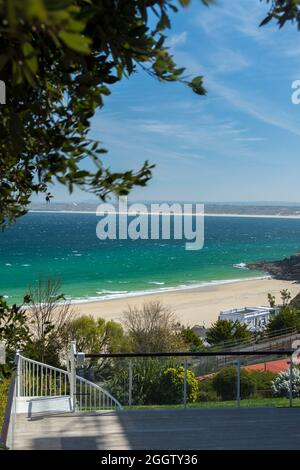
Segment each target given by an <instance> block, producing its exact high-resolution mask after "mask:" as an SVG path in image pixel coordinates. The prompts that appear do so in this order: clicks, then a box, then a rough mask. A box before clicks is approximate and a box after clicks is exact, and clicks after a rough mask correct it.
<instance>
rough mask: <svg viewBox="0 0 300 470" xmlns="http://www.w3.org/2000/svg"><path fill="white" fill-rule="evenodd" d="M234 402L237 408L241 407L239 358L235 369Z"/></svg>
mask: <svg viewBox="0 0 300 470" xmlns="http://www.w3.org/2000/svg"><path fill="white" fill-rule="evenodd" d="M236 402H237V406H238V407H240V406H241V361H240V358H238V360H237V368H236Z"/></svg>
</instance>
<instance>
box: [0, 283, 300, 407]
mask: <svg viewBox="0 0 300 470" xmlns="http://www.w3.org/2000/svg"><path fill="white" fill-rule="evenodd" d="M269 300H270V301H271V302H272V303H273V302H274V301H275V303H276V299H273V298H271V297H270V296H269ZM281 301H282V305H281V306H280V311H279V313H278V314H277V315H276V316H275V317H274V318H272V319H271V320H270V322H269V325H267V328H266V331H267V332H268V331H278V328H279V327H286V326H287V325H292V326H293V325H298V323H297V322H298V321H299V313H298V312H297V311H296V310H295V309H293V307H291V306H290V293H289V292H288V291H282V293H281ZM0 334H1V336H0V339H1V340H2V341H5V343H6V344H7V345H8V348H7V352H8V364H7V365H6V366H2V368H1V381H2V382H1V383H3V384H5V383H6V380H7V379H8V377H9V372H10V370H11V368H12V365H13V357H14V353H15V350H16V349H17V348H21V350H22V352H23V354H24V355H27V356H29V357H31V358H34V359H36V360H38V361H41V362H46V363H48V364H50V365H54V366H59V367H65V366H66V357H67V354H68V347H69V345H70V342H71V341H76V343H77V348H78V350H81V351H84V352H85V353H100V352H101V353H118V352H125V353H126V352H127V353H132V352H133V353H155V352H177V351H180V352H186V353H187V356H188V353H189V352H194V351H205V350H206V349H207V348H211V347H215V346H219V347H223V346H224V343H226V341H228V340H236V341H241V342H243V341H247V340H249V339H251V338H252V333H251V332H249V331H248V330H247V327H246V326H245V325H241V324H240V323H238V322H230V321H227V320H226V321H224V320H222V321H221V320H219V321H218V322H216V323H215V324H213V325H212V326H211V328H209V329H208V330H207V337H206V340H207V345H206V346H204V343H203V342H202V340H201V339H200V338H199V337H198V336H197V335H196V334H195V332H194V330H193V329H191V328H190V327H184V326H183V325H181V324H180V322H179V321H178V319H177V318H176V316H175V314H174V312H172V310H171V309H170V308H169V307H167V306H165V305H163V304H162V303H161V302H158V301H151V302H149V303H147V304H144V305H142V306H141V307H138V306H136V307H129V308H128V309H127V310H126V311H124V312H123V322H122V324H121V323H118V322H114V321H105V320H104V319H102V318H95V317H93V316H88V315H83V316H80V315H77V314H75V312H74V310H73V308H72V305H71V304H70V303H69V302H68V301H67V300H65V298H64V296H63V295H62V294H61V292H60V284H59V282H58V281H57V280H55V279H52V280H51V279H47V280H42V279H40V281H39V283H38V287H37V288H35V289H32V288H30V289H29V290H28V292H27V294H26V296H25V298H24V304H23V305H21V306H17V305H13V306H9V305H8V304H7V302H6V300H5V299H3V298H2V299H1V304H0ZM262 334H264V333H263V332H262ZM202 359H203V361H202V360H201V358H198V359H197V360H195V361H193V360H190V361H188V362H187V369H186V371H185V370H184V367H183V360H182V358H176V357H170V358H169V357H167V358H154V357H153V358H133V359H132V360H131V361H129V360H127V359H118V358H116V359H111V358H105V359H100V360H98V359H96V358H92V359H87V360H86V361H85V365H84V367H83V368H81V369H80V371H79V373H80V374H82V375H84V376H85V377H87V378H88V379H89V380H93V381H95V382H97V383H100V384H103V385H104V386H105V387H107V388H108V390H109V391H110V392H111V393H112V394H113V395H114V396H115V397H116V398H117V399H118V400H119V401H120V402H121V403H127V402H128V387H129V380H130V367H131V374H132V403H133V405H135V406H143V405H149V406H151V405H170V404H174V405H176V404H179V403H182V400H183V387H184V377H185V376H186V398H187V402H188V403H191V404H192V403H201V402H203V403H206V402H227V401H230V400H234V399H235V397H236V381H237V370H236V366H235V363H234V361H233V360H232V361H233V362H231V365H230V364H228V363H227V362H225V361H223V362H222V361H221V362H220V363H218V364H217V363H215V360H214V358H202ZM204 359H205V360H204ZM206 359H209V360H206ZM240 379H241V382H240V388H241V397H242V399H243V400H244V399H253V400H254V399H263V398H267V397H269V398H271V399H272V398H273V397H286V396H288V387H289V376H288V373H281V374H279V375H278V376H277V374H274V373H272V372H269V371H255V370H248V369H247V367H246V366H242V368H241V372H240ZM298 382H299V370H298V367H294V374H293V395H294V397H296V398H297V397H299V396H300V391H299V390H300V388H299V384H298ZM3 387H4V385H3Z"/></svg>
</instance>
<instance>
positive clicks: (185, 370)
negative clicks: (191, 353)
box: [183, 359, 187, 408]
mask: <svg viewBox="0 0 300 470" xmlns="http://www.w3.org/2000/svg"><path fill="white" fill-rule="evenodd" d="M186 378H187V359H185V360H184V378H183V405H184V407H185V408H186V401H187V400H186Z"/></svg>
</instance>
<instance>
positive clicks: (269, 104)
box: [55, 0, 300, 202]
mask: <svg viewBox="0 0 300 470" xmlns="http://www.w3.org/2000/svg"><path fill="white" fill-rule="evenodd" d="M266 11H267V7H266V4H264V3H263V4H261V3H260V1H259V0H218V4H217V5H214V6H211V7H210V8H206V7H204V6H202V5H201V4H200V2H198V1H197V0H194V1H193V2H192V5H191V6H190V7H189V8H186V9H184V10H181V11H180V12H179V13H178V14H172V15H171V19H172V30H171V31H170V33H169V40H168V42H169V45H170V47H171V50H172V53H173V54H174V57H175V60H176V62H177V63H178V65H180V66H185V67H186V68H187V73H190V74H191V75H199V74H201V75H204V78H205V87H206V89H207V92H208V93H207V97H200V96H197V95H194V94H193V93H192V91H191V90H190V89H188V88H186V87H184V86H182V85H179V84H161V83H159V82H157V81H155V80H154V79H153V78H150V77H149V76H147V75H145V74H144V73H142V72H139V73H137V74H135V75H134V76H132V77H131V78H130V79H129V80H126V79H125V80H123V81H122V82H121V83H120V84H116V85H114V86H113V87H112V88H111V91H112V95H111V96H110V97H108V98H106V100H105V107H104V108H103V109H102V110H101V111H99V112H98V113H97V115H96V116H95V117H94V119H93V122H92V132H91V135H92V136H93V137H94V138H97V139H99V140H101V141H102V142H103V145H104V147H105V148H107V149H109V153H108V154H107V155H106V156H104V160H105V161H107V163H108V164H109V165H110V166H111V168H112V169H114V170H125V169H128V168H139V166H140V165H141V164H142V162H143V161H144V160H145V159H148V160H150V161H151V162H152V163H155V164H156V168H155V170H154V173H153V180H152V181H151V182H150V184H149V185H148V187H147V188H143V189H137V190H134V191H133V193H132V199H143V200H153V199H156V200H157V199H159V200H172V199H174V200H190V201H199V202H202V201H270V202H271V201H289V202H297V201H298V202H300V185H299V175H300V158H299V141H300V105H299V106H295V105H293V104H292V102H291V94H292V89H291V84H292V82H293V81H294V80H296V79H300V32H298V31H297V28H296V26H292V25H287V26H286V27H285V28H283V29H282V30H278V28H277V26H276V24H275V23H274V24H269V25H268V26H265V27H263V28H258V24H259V22H260V21H261V20H262V19H263V18H264V15H265V13H266ZM55 193H56V194H57V198H58V199H62V198H63V196H64V193H63V191H61V189H58V188H57V189H56V190H55ZM74 198H75V199H87V196H86V195H79V193H75V195H74Z"/></svg>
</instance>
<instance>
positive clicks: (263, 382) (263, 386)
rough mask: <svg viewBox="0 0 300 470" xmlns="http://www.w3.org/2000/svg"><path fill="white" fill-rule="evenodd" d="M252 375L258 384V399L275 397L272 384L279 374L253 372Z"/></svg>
mask: <svg viewBox="0 0 300 470" xmlns="http://www.w3.org/2000/svg"><path fill="white" fill-rule="evenodd" d="M250 373H251V375H252V377H253V378H254V380H255V383H256V395H257V396H258V397H266V398H268V397H271V396H272V395H273V393H272V383H273V381H274V379H275V378H276V377H277V374H276V373H275V372H270V371H251V372H250Z"/></svg>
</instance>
